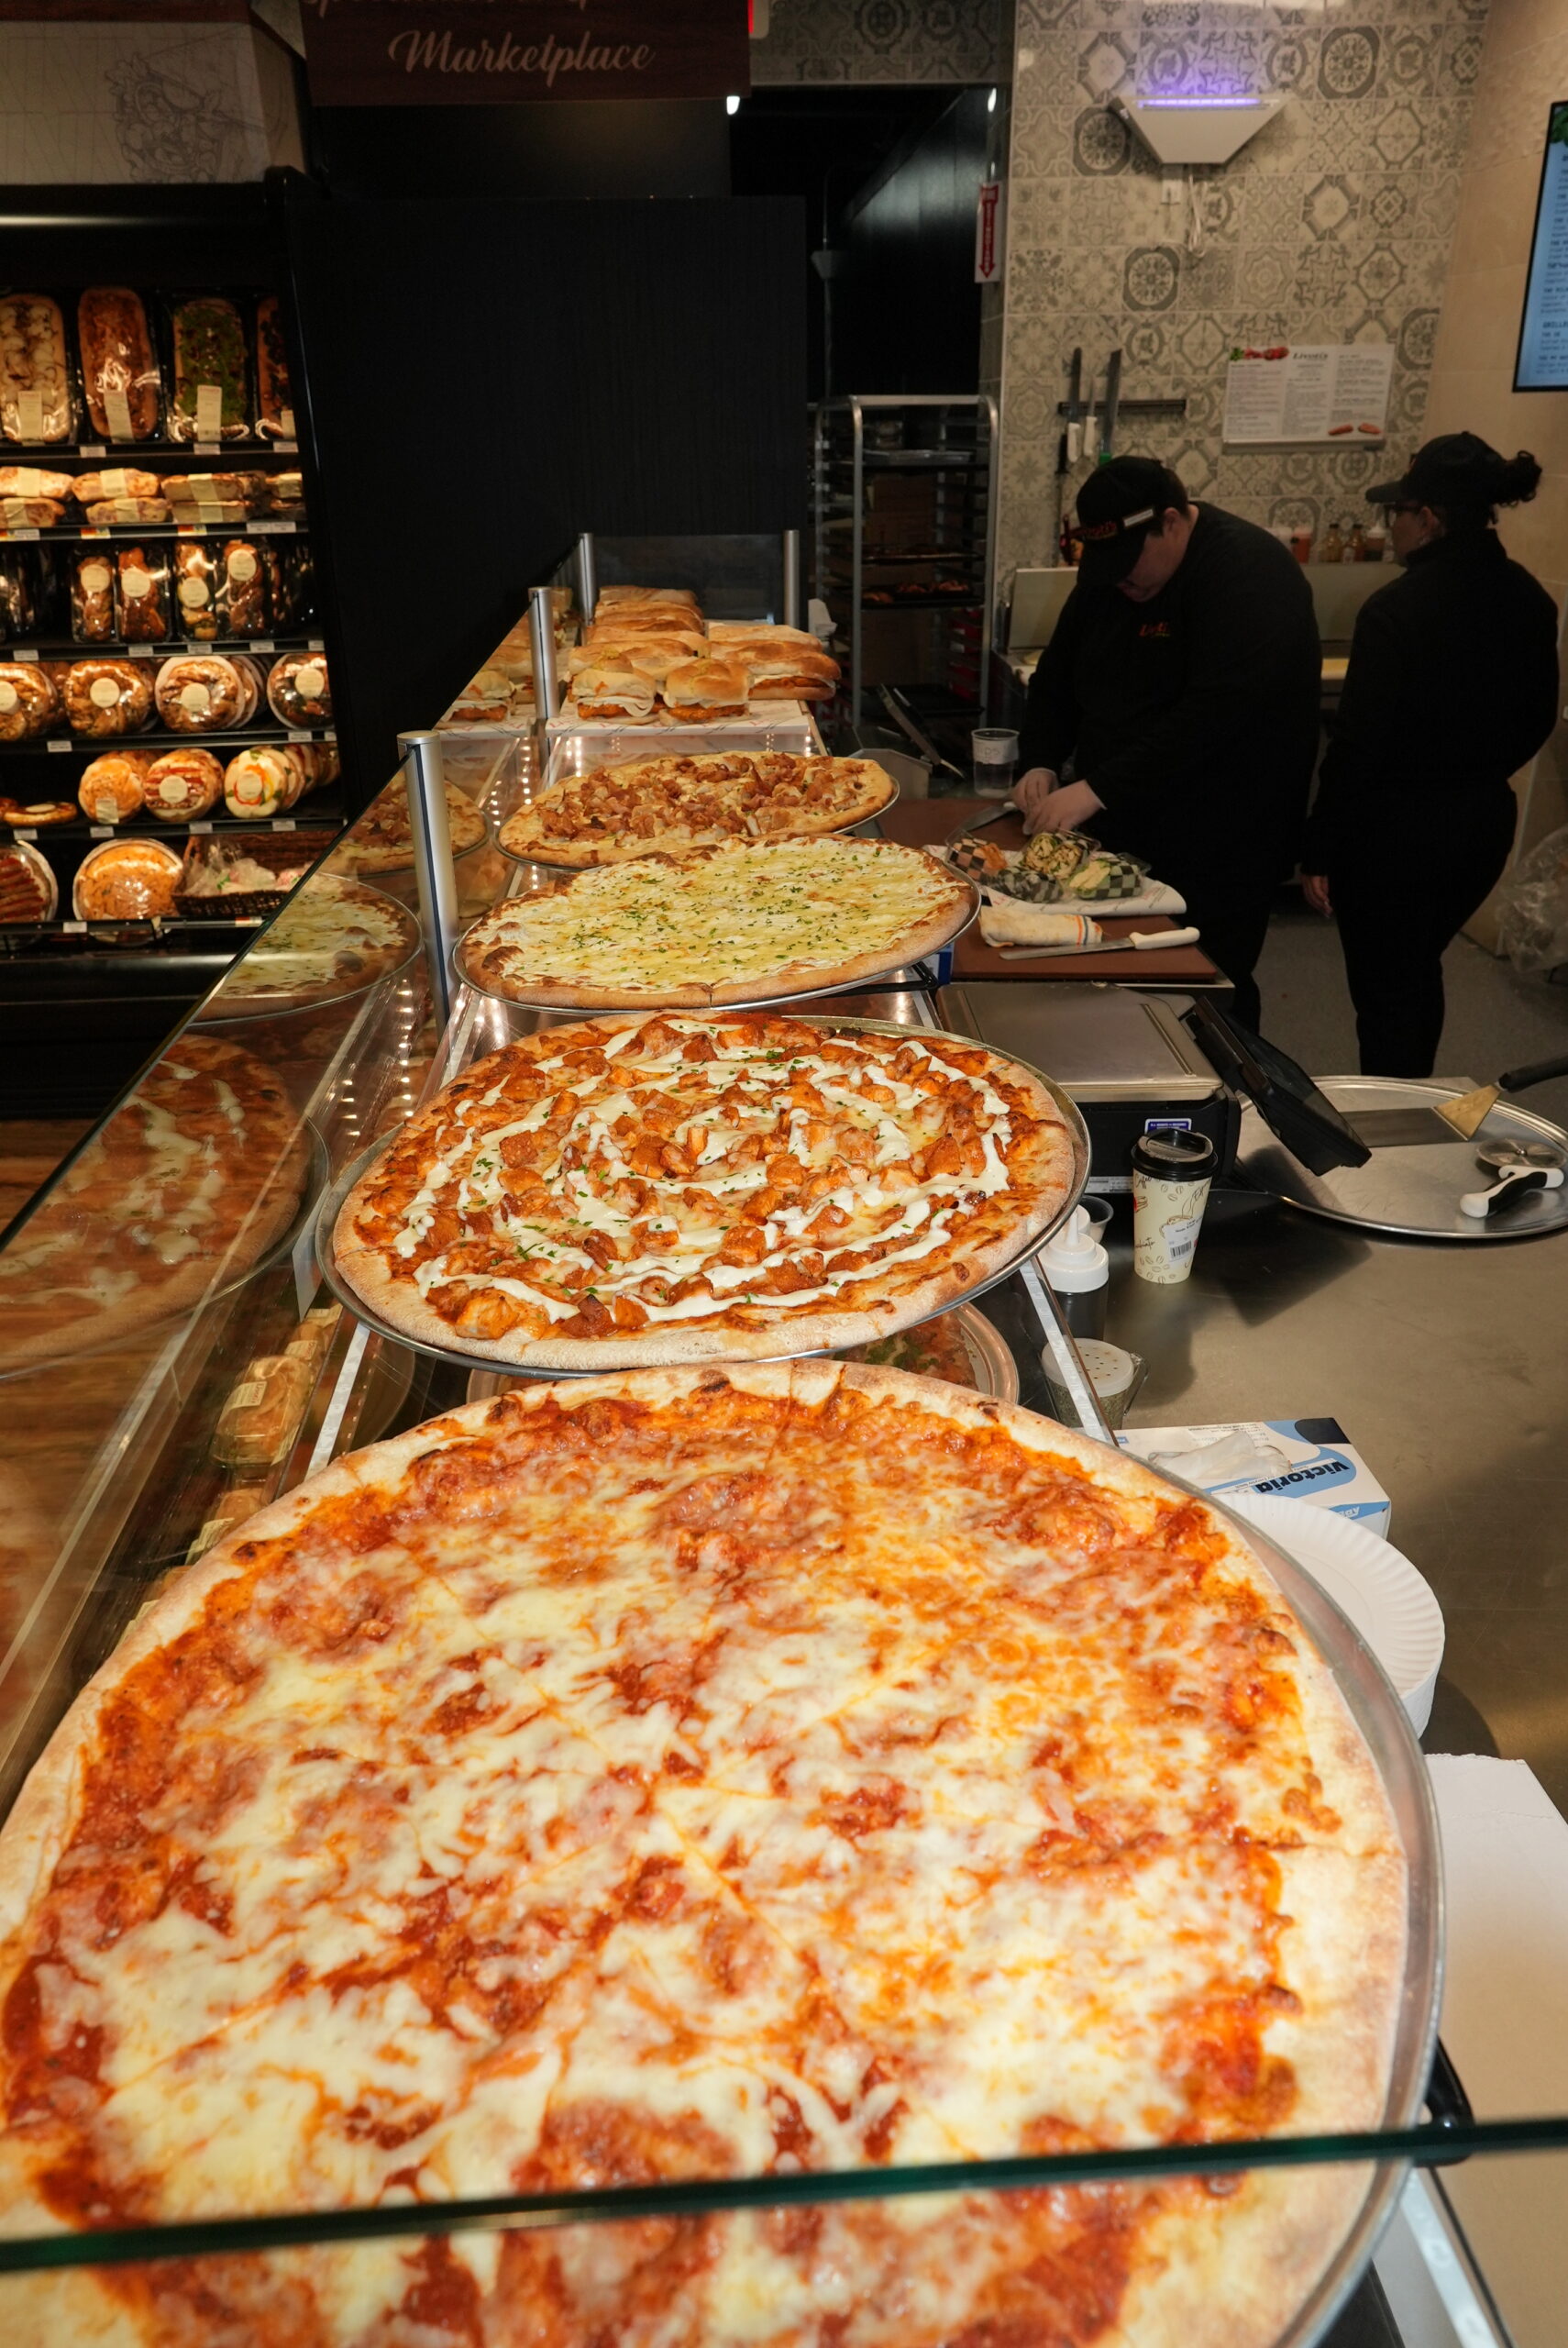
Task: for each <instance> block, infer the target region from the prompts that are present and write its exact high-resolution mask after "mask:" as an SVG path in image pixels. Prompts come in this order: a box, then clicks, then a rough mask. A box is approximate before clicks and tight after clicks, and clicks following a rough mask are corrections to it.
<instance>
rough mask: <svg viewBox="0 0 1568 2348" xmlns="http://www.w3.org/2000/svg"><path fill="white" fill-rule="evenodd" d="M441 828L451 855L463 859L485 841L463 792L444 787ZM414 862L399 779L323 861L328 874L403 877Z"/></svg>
mask: <svg viewBox="0 0 1568 2348" xmlns="http://www.w3.org/2000/svg"><path fill="white" fill-rule="evenodd" d="M447 825H448V827H449V829H450V832H451V836H452V853H453V855H454V856H463V855H465V854H466V853H467V851H468V850H469V848H471V847H479V846H480V842H481V841H482V840H483V838H484V836H485V827H484V816H483V815H482V814H481V813H480V810H479V808H478V807H476V806H475V804H474V803H473V801H472V800H471V799H470V798H469V795H468V793H467V792H466V791H459V790H458V789H457V787H456V785H455V784H453V783H448V784H447ZM413 862H414V835H413V833H412V832H411V831H410V829H409V824H408V789H407V785H406V784H405V783H404V782H403V780H402V778H401V776H397V777H394V778H393V780H392V781H391V782H389V783H388V784H387V786H386V788H385V790H384V791H381V792H378V793H377V795H376V797H375V798H374V799H372V800H371V802H370V805H369V806H368V807H367V808H366V810H365V812H364V814H362V815H361V816H360V817H359V821H358V823H356V824H355V825H353V827H352V829H351V830H349V831H348V832H346V833H345V834H344V836H343V837H342V839H341V840H340V841H339V842H338V844H337V847H335V848H334V849H333V851H332V854H331V857H330V858H328V869H330V870H332V871H334V872H403V871H406V870H408V869H409V868H410V867H411V866H412V865H413Z"/></svg>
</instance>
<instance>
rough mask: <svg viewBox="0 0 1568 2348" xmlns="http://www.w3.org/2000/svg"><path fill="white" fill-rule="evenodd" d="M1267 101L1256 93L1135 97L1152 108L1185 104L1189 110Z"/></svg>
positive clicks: (1138, 103) (1134, 101) (1140, 103)
mask: <svg viewBox="0 0 1568 2348" xmlns="http://www.w3.org/2000/svg"><path fill="white" fill-rule="evenodd" d="M1266 103H1267V101H1266V100H1265V99H1263V98H1260V97H1257V96H1255V95H1253V96H1251V97H1243V96H1239V95H1238V96H1234V97H1228V98H1135V99H1134V100H1133V104H1134V105H1140V106H1143V107H1146V108H1149V109H1151V110H1152V109H1153V108H1154V107H1155V106H1166V107H1170V106H1185V107H1187V109H1189V110H1192V109H1199V110H1202V111H1204V112H1207V111H1208V109H1209V107H1210V106H1261V105H1265V104H1266Z"/></svg>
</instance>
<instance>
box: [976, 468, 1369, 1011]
mask: <svg viewBox="0 0 1568 2348" xmlns="http://www.w3.org/2000/svg"><path fill="white" fill-rule="evenodd" d="M1078 532H1079V535H1081V537H1082V540H1083V559H1082V560H1081V562H1080V563H1079V566H1078V578H1077V585H1076V586H1075V588H1074V589H1073V592H1072V593H1071V594H1070V595H1069V596H1068V598H1067V601H1066V604H1065V605H1064V607H1063V611H1062V616H1061V618H1060V619H1059V620H1058V621H1057V623H1056V632H1055V636H1054V637H1052V639H1051V641H1050V643H1049V645H1048V646H1047V647H1046V648H1045V650H1044V651H1043V653H1042V655H1041V657H1040V665H1039V667H1038V668H1037V669H1036V670H1035V671H1034V675H1033V677H1032V679H1031V681H1030V686H1029V700H1028V706H1027V710H1026V713H1025V716H1024V721H1023V726H1022V731H1021V739H1020V743H1019V763H1020V765H1021V767H1022V768H1023V770H1024V773H1023V779H1022V781H1021V783H1020V785H1019V789H1018V798H1019V803H1020V805H1021V808H1022V810H1023V816H1024V827H1025V829H1026V830H1028V831H1032V832H1034V831H1042V830H1051V831H1066V830H1075V831H1076V830H1080V829H1081V830H1086V831H1089V832H1092V833H1093V834H1094V835H1095V836H1096V838H1098V839H1099V840H1101V841H1103V842H1104V844H1105V845H1106V846H1107V847H1119V848H1123V849H1125V850H1126V851H1127V852H1128V854H1130V855H1132V856H1138V857H1142V858H1143V859H1144V860H1145V861H1146V862H1147V863H1148V865H1149V866H1150V868H1151V869H1152V870H1153V871H1154V876H1155V878H1156V879H1157V880H1161V881H1169V883H1170V884H1171V886H1172V888H1174V889H1179V890H1180V892H1181V893H1182V895H1183V896H1184V897H1185V898H1186V900H1187V909H1188V911H1189V913H1190V914H1191V917H1192V919H1193V920H1194V921H1195V922H1196V923H1197V924H1198V927H1199V929H1200V930H1201V931H1202V934H1203V944H1204V946H1205V947H1206V948H1207V950H1208V952H1209V955H1210V957H1211V958H1212V959H1213V960H1214V961H1215V962H1217V963H1218V964H1219V966H1220V969H1221V970H1223V972H1224V973H1225V976H1226V977H1227V978H1228V979H1229V980H1230V981H1231V985H1232V986H1233V987H1234V989H1235V1009H1236V1013H1237V1016H1238V1017H1239V1018H1241V1019H1242V1020H1243V1021H1244V1022H1245V1024H1247V1025H1248V1026H1249V1027H1253V1028H1255V1027H1256V1026H1257V1024H1258V991H1257V986H1256V983H1255V981H1254V980H1253V968H1254V966H1255V964H1256V962H1257V958H1258V956H1259V954H1260V953H1261V952H1262V950H1263V942H1264V933H1265V932H1266V930H1267V928H1268V914H1269V900H1270V897H1271V895H1272V893H1273V892H1274V889H1275V886H1276V885H1277V883H1278V882H1279V881H1281V880H1283V879H1285V878H1286V876H1287V875H1288V873H1289V871H1290V869H1291V865H1292V863H1293V861H1294V858H1295V853H1296V844H1297V836H1298V833H1299V831H1300V826H1301V821H1302V818H1303V816H1304V814H1305V813H1306V807H1307V792H1308V786H1309V782H1310V781H1311V775H1312V763H1313V760H1314V759H1315V758H1316V757H1317V752H1318V711H1319V701H1320V693H1321V674H1322V655H1321V650H1320V645H1319V641H1318V626H1317V621H1316V619H1315V618H1314V616H1313V611H1312V596H1311V591H1310V590H1309V587H1308V584H1307V581H1306V580H1305V578H1304V577H1303V575H1302V571H1301V567H1300V565H1299V564H1298V563H1297V561H1296V559H1295V558H1294V556H1293V555H1292V554H1291V553H1290V551H1289V549H1288V548H1286V547H1285V546H1282V545H1281V543H1280V541H1279V540H1278V539H1277V538H1275V537H1271V536H1270V534H1269V532H1268V531H1267V530H1264V529H1262V528H1260V527H1259V526H1258V525H1257V524H1256V523H1255V522H1243V521H1242V520H1241V519H1240V518H1239V516H1237V515H1234V514H1226V513H1223V512H1221V511H1220V507H1218V506H1217V505H1198V504H1193V503H1192V502H1191V500H1189V498H1188V497H1187V492H1186V490H1185V489H1184V488H1183V486H1182V484H1181V482H1180V481H1179V480H1178V478H1177V476H1176V474H1175V473H1174V472H1172V471H1171V470H1170V468H1169V466H1168V465H1162V464H1159V463H1157V462H1156V461H1155V460H1154V458H1153V457H1115V458H1113V459H1112V460H1111V461H1110V463H1109V464H1106V465H1101V466H1100V467H1099V471H1096V472H1093V473H1091V474H1090V475H1089V477H1088V480H1087V481H1086V482H1085V483H1084V485H1083V487H1082V489H1081V490H1080V491H1079V493H1078ZM1069 759H1070V760H1071V762H1072V770H1073V780H1072V781H1070V782H1068V783H1067V784H1066V785H1065V786H1064V785H1063V783H1062V780H1061V778H1062V774H1063V771H1064V770H1065V768H1066V765H1067V762H1068V760H1069Z"/></svg>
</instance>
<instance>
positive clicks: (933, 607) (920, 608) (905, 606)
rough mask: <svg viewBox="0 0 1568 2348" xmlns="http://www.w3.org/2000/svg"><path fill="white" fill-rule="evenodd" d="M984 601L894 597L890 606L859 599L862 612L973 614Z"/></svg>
mask: <svg viewBox="0 0 1568 2348" xmlns="http://www.w3.org/2000/svg"><path fill="white" fill-rule="evenodd" d="M984 601H985V598H984V596H982V595H967V594H966V595H896V596H895V597H894V598H893V601H892V602H891V603H890V604H877V603H871V602H868V601H867V598H866V596H864V595H862V596H861V598H860V608H861V610H862V611H863V612H973V611H977V610H978V609H979V607H980V605H981V604H982V603H983V602H984Z"/></svg>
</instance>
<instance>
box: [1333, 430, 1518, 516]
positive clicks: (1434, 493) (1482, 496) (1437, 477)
mask: <svg viewBox="0 0 1568 2348" xmlns="http://www.w3.org/2000/svg"><path fill="white" fill-rule="evenodd" d="M1503 461H1504V460H1503V459H1502V458H1501V457H1500V456H1499V455H1498V454H1497V451H1496V449H1494V448H1493V447H1492V446H1491V444H1490V443H1489V442H1488V441H1485V440H1483V439H1482V438H1481V437H1480V435H1479V433H1475V432H1441V433H1440V434H1439V435H1438V437H1437V438H1436V439H1435V440H1429V441H1428V442H1427V443H1426V446H1425V447H1424V448H1421V449H1417V451H1416V453H1415V455H1414V456H1413V457H1412V458H1411V460H1410V462H1409V464H1408V468H1407V469H1406V471H1405V472H1404V473H1403V474H1402V475H1401V476H1400V478H1399V479H1398V480H1397V481H1380V482H1378V484H1377V486H1376V488H1375V489H1369V490H1368V491H1367V493H1366V502H1367V504H1369V505H1406V504H1409V505H1436V506H1439V507H1441V506H1444V505H1474V504H1491V502H1492V500H1493V498H1494V497H1495V496H1496V478H1497V471H1498V468H1499V467H1500V466H1501V465H1502V463H1503Z"/></svg>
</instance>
